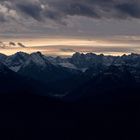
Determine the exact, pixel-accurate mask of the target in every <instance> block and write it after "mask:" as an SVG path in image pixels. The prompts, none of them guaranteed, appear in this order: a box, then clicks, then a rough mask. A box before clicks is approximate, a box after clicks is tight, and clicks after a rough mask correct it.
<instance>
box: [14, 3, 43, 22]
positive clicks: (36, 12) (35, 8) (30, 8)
mask: <svg viewBox="0 0 140 140" xmlns="http://www.w3.org/2000/svg"><path fill="white" fill-rule="evenodd" d="M16 6H17V8H18V9H19V10H20V11H21V12H23V13H25V14H27V15H28V16H31V17H32V18H34V19H36V20H41V19H42V15H41V12H42V9H41V7H40V5H39V4H38V3H30V2H27V3H18V4H17V5H16Z"/></svg>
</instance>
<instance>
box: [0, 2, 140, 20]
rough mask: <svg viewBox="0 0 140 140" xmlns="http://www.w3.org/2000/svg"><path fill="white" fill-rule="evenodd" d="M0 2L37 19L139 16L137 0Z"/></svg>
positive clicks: (139, 6)
mask: <svg viewBox="0 0 140 140" xmlns="http://www.w3.org/2000/svg"><path fill="white" fill-rule="evenodd" d="M1 3H2V4H1ZM0 4H1V5H2V6H5V7H6V8H11V9H14V10H16V11H17V12H18V13H19V14H20V13H22V14H21V15H20V16H23V15H26V16H29V17H32V18H33V19H35V20H38V21H42V20H46V19H47V18H49V19H52V20H56V21H61V19H63V18H67V17H68V16H85V17H91V18H126V17H130V18H140V2H138V0H134V1H133V2H132V1H130V0H28V1H27V0H24V1H23V0H20V1H19V0H13V2H12V3H11V1H10V0H9V1H8V0H7V1H5V0H2V1H1V2H0ZM0 13H1V8H0ZM3 14H4V13H3ZM0 15H1V14H0ZM23 18H24V17H23ZM1 19H3V17H2V16H0V20H1Z"/></svg>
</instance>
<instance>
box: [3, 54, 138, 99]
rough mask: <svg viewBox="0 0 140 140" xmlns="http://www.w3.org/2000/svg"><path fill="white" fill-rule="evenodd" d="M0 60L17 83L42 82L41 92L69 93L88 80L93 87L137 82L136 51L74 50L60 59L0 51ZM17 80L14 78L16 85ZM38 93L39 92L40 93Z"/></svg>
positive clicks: (64, 94) (83, 85)
mask: <svg viewBox="0 0 140 140" xmlns="http://www.w3.org/2000/svg"><path fill="white" fill-rule="evenodd" d="M0 63H1V67H2V68H1V67H0V69H3V67H5V69H6V70H5V71H7V75H8V74H9V75H13V74H14V75H15V77H19V76H20V78H21V80H19V81H20V82H22V81H24V80H26V79H28V80H29V79H30V80H31V81H32V82H30V83H35V82H38V83H40V84H39V85H42V86H43V85H45V89H46V88H47V89H48V90H46V91H48V92H46V91H45V90H44V92H43V95H52V96H58V97H59V96H60V97H65V96H69V95H73V94H72V93H74V92H75V90H79V89H81V88H80V86H82V88H85V87H86V88H87V87H88V86H89V85H90V84H91V83H92V85H91V86H92V89H93V87H94V90H95V89H96V88H97V87H98V86H97V85H100V84H101V87H102V86H104V88H105V89H107V88H109V89H110V88H113V87H117V86H118V87H119V86H123V84H124V85H126V86H128V85H129V84H128V83H133V84H131V85H137V84H139V83H140V72H139V70H140V55H139V54H130V55H123V56H104V55H102V54H101V55H96V54H93V53H88V54H80V53H78V52H77V53H75V54H74V55H73V56H72V57H71V58H61V57H49V56H45V55H43V54H41V53H40V52H35V53H32V54H27V53H24V52H17V53H16V54H14V55H10V56H6V55H4V54H0ZM2 71H3V70H2ZM2 71H1V75H3V72H2ZM8 77H9V76H8ZM91 81H92V82H91ZM20 82H18V81H17V83H18V84H19V83H20ZM89 82H90V84H88V83H89ZM26 83H28V82H27V81H26ZM107 83H108V84H107ZM113 83H114V85H113ZM96 84H97V85H96ZM87 85H88V86H87ZM83 91H84V89H83ZM83 91H82V92H83ZM91 91H92V90H91ZM38 94H40V95H41V94H42V92H39V93H38ZM80 94H81V92H80ZM81 95H82V94H81ZM76 96H77V95H76Z"/></svg>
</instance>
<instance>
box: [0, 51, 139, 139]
mask: <svg viewBox="0 0 140 140" xmlns="http://www.w3.org/2000/svg"><path fill="white" fill-rule="evenodd" d="M1 57H2V59H1V62H0V128H2V130H1V132H0V133H1V135H0V137H1V139H6V140H11V139H14V140H19V139H20V140H22V139H23V140H28V139H29V140H38V139H40V140H46V139H49V140H51V139H53V140H56V139H58V140H59V139H60V140H61V139H64V140H74V139H76V140H77V139H86V140H92V139H94V140H102V139H110V140H112V139H113V140H120V139H123V140H128V139H139V131H138V130H139V128H140V72H139V70H140V65H139V64H140V55H137V54H131V55H128V56H125V55H124V56H122V57H113V56H103V55H95V54H86V55H84V54H79V53H76V54H74V56H72V58H66V59H63V58H58V57H57V58H52V57H46V56H43V55H42V54H41V53H39V52H38V53H34V54H31V55H29V54H25V53H21V52H20V53H17V54H15V55H12V56H4V55H1ZM51 77H52V78H51Z"/></svg>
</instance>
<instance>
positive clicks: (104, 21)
mask: <svg viewBox="0 0 140 140" xmlns="http://www.w3.org/2000/svg"><path fill="white" fill-rule="evenodd" d="M54 37H56V38H54ZM1 38H2V39H7V38H12V39H13V38H22V39H24V42H23V40H21V42H22V43H25V45H26V42H28V43H27V45H29V46H31V45H33V44H35V45H36V46H37V45H40V44H44V45H48V44H47V43H49V45H52V46H53V45H57V44H58V45H59V50H61V51H62V50H63V51H64V50H66V49H67V51H68V50H69V48H72V47H70V46H71V45H72V46H74V45H75V44H76V46H78V44H79V45H80V46H82V47H83V46H84V45H85V48H83V49H82V50H85V51H86V50H87V47H91V46H92V47H93V46H94V47H96V48H98V49H99V48H103V47H108V46H109V47H114V48H119V50H118V52H120V51H122V50H124V49H125V48H129V49H130V48H131V47H132V46H133V48H132V49H134V47H135V49H134V51H135V52H137V50H136V48H138V47H139V46H140V1H139V0H0V39H1ZM42 38H43V39H45V38H47V39H55V40H54V41H52V40H49V41H48V40H45V41H46V43H45V41H44V40H41V39H42ZM58 38H61V39H65V40H61V41H60V40H58ZM66 38H67V39H71V40H69V41H68V40H67V39H66ZM26 39H27V40H26ZM31 39H33V40H31ZM36 39H40V40H36ZM73 39H77V40H76V42H75V40H73ZM68 42H69V44H68V47H67V43H68ZM61 43H62V44H61ZM60 46H64V47H63V48H61V47H60ZM120 47H121V49H120ZM122 47H124V49H122ZM114 48H113V50H114ZM52 49H54V47H52ZM72 49H73V48H72ZM76 49H77V48H76ZM98 49H97V50H98ZM110 50H111V49H110ZM87 51H89V49H88V50H87ZM130 51H131V50H129V51H128V52H130ZM9 52H10V53H11V51H9V50H8V53H9ZM124 52H126V50H125V51H123V52H122V53H124ZM115 53H116V50H115Z"/></svg>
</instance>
